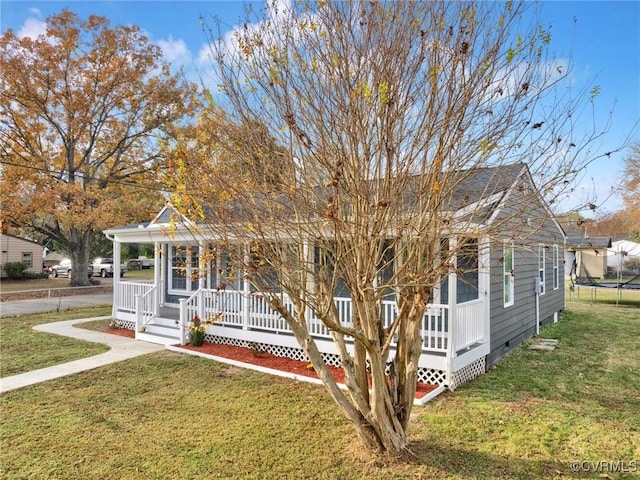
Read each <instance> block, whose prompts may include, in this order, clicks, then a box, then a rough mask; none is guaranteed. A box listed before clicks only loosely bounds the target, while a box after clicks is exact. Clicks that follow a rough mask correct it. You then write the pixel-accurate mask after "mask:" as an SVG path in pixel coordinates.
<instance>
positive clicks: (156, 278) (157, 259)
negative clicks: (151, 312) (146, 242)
mask: <svg viewBox="0 0 640 480" xmlns="http://www.w3.org/2000/svg"><path fill="white" fill-rule="evenodd" d="M161 249H162V246H161V245H160V242H154V244H153V252H154V255H153V284H154V285H155V286H156V301H155V302H154V303H155V309H156V312H155V313H156V314H157V313H158V307H159V306H160V304H161V303H162V285H161V284H160V278H161V277H160V273H161V270H160V269H161V267H160V263H161V259H162V250H161Z"/></svg>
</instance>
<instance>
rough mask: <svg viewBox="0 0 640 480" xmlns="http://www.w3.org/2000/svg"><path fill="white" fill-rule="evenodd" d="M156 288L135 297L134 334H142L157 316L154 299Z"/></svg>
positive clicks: (152, 286) (156, 305) (153, 287)
mask: <svg viewBox="0 0 640 480" xmlns="http://www.w3.org/2000/svg"><path fill="white" fill-rule="evenodd" d="M155 293H156V286H155V285H151V288H150V289H149V290H147V291H146V292H145V293H143V294H138V295H136V296H135V305H136V310H135V311H136V333H137V332H144V329H145V327H146V326H147V325H148V324H149V322H151V320H153V319H154V318H155V317H156V316H157V315H158V302H157V301H156V297H155Z"/></svg>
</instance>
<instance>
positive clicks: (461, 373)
mask: <svg viewBox="0 0 640 480" xmlns="http://www.w3.org/2000/svg"><path fill="white" fill-rule="evenodd" d="M484 358H485V357H482V358H479V359H478V360H476V361H475V362H472V363H470V364H469V365H466V366H464V367H462V368H461V369H460V370H457V371H455V372H453V373H452V374H451V377H452V378H451V382H450V383H449V390H451V391H453V390H455V389H456V388H458V387H459V386H460V385H462V384H463V383H466V382H468V381H469V380H473V379H474V378H476V377H479V376H480V375H482V374H483V373H484V372H485V371H486V364H485V360H484Z"/></svg>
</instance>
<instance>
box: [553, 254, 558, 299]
mask: <svg viewBox="0 0 640 480" xmlns="http://www.w3.org/2000/svg"><path fill="white" fill-rule="evenodd" d="M558 251H559V249H558V245H554V246H553V289H554V290H557V289H558V288H560V269H559V266H560V259H559V258H558V255H559V253H558Z"/></svg>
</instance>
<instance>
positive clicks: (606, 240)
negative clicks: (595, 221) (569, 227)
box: [566, 235, 611, 250]
mask: <svg viewBox="0 0 640 480" xmlns="http://www.w3.org/2000/svg"><path fill="white" fill-rule="evenodd" d="M566 246H567V248H572V249H575V250H589V249H592V248H610V247H611V237H583V236H582V235H580V236H578V235H568V236H567V243H566Z"/></svg>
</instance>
